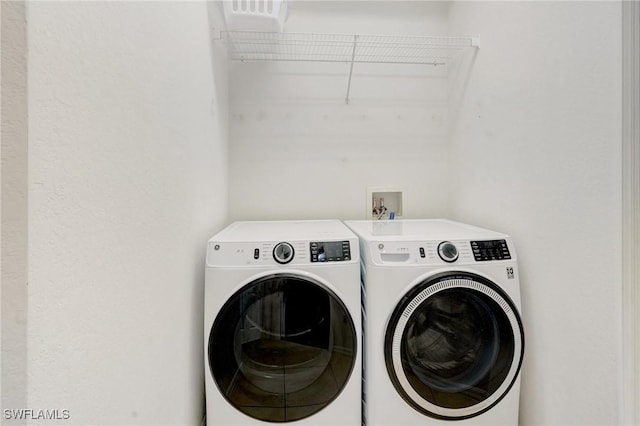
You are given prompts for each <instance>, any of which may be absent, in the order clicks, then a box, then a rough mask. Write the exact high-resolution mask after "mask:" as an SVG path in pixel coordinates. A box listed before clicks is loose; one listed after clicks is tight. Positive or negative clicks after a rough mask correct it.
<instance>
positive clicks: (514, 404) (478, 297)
mask: <svg viewBox="0 0 640 426" xmlns="http://www.w3.org/2000/svg"><path fill="white" fill-rule="evenodd" d="M346 224H347V225H348V226H349V227H350V228H351V229H352V230H353V231H354V232H355V233H356V235H358V237H359V238H360V253H361V259H362V277H363V305H364V310H365V319H364V321H365V328H364V337H363V338H364V341H365V359H364V364H365V366H364V368H363V372H364V381H363V383H364V385H363V391H364V403H363V407H364V409H363V411H364V417H365V422H366V423H367V424H368V425H374V426H379V425H394V426H402V425H418V424H420V425H443V424H449V425H451V424H452V421H453V420H455V421H456V422H455V424H456V425H458V424H465V425H492V426H495V425H517V424H518V402H519V393H520V374H519V372H520V367H521V364H522V359H523V355H524V331H523V326H522V320H521V315H520V306H521V305H520V286H519V276H518V266H517V259H516V251H515V248H514V246H513V242H512V241H511V238H509V236H507V235H505V234H501V233H498V232H493V231H489V230H485V229H481V228H477V227H473V226H469V225H465V224H461V223H456V222H452V221H447V220H399V221H384V222H381V221H347V222H346Z"/></svg>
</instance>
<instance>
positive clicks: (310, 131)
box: [229, 1, 449, 220]
mask: <svg viewBox="0 0 640 426" xmlns="http://www.w3.org/2000/svg"><path fill="white" fill-rule="evenodd" d="M447 10H448V6H447V5H446V4H443V3H438V2H415V1H413V2H412V1H409V2H384V1H380V2H379V1H373V2H370V1H367V2H332V1H319V2H314V1H300V2H293V7H292V9H291V12H290V17H289V20H288V21H287V23H286V25H285V29H286V31H288V32H319V33H342V34H390V35H395V34H444V33H446V24H447V21H446V17H447ZM367 65H368V64H356V65H355V66H354V75H353V79H352V88H351V101H350V104H349V105H347V104H345V100H344V98H345V96H346V89H347V80H348V79H347V77H348V74H349V65H348V64H346V63H337V64H329V65H327V64H318V63H302V64H300V63H233V64H232V71H231V81H230V93H231V98H230V100H231V102H230V141H231V142H230V150H229V161H230V163H229V164H230V165H229V167H230V170H229V179H230V182H229V183H230V198H229V206H230V217H231V219H233V220H240V219H294V218H342V219H348V218H364V217H365V214H366V213H367V212H366V209H367V206H370V202H367V201H366V193H367V188H368V187H389V186H390V187H399V188H403V189H405V190H406V194H405V195H406V196H405V206H404V211H405V217H420V216H442V215H444V213H445V212H446V211H447V209H448V205H449V192H448V190H447V188H446V186H444V185H442V177H441V176H442V175H443V174H445V173H446V172H447V157H446V156H447V132H448V127H447V94H448V92H447V84H446V81H447V80H446V70H444V69H434V67H432V66H406V65H405V66H400V67H399V66H395V65H372V66H367Z"/></svg>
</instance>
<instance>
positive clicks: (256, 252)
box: [253, 249, 260, 260]
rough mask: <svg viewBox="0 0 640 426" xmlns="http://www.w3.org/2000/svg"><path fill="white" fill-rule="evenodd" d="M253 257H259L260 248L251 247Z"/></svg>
mask: <svg viewBox="0 0 640 426" xmlns="http://www.w3.org/2000/svg"><path fill="white" fill-rule="evenodd" d="M253 258H254V259H256V260H258V259H260V249H253Z"/></svg>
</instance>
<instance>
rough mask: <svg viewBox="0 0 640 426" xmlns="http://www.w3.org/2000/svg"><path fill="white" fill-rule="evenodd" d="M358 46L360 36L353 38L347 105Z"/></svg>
mask: <svg viewBox="0 0 640 426" xmlns="http://www.w3.org/2000/svg"><path fill="white" fill-rule="evenodd" d="M357 44H358V36H357V35H354V36H353V51H352V52H351V67H350V68H349V81H348V83H347V96H346V97H345V100H344V101H345V103H346V104H347V105H349V93H351V76H352V75H353V63H354V61H355V59H356V45H357Z"/></svg>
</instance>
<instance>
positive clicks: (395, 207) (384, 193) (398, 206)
mask: <svg viewBox="0 0 640 426" xmlns="http://www.w3.org/2000/svg"><path fill="white" fill-rule="evenodd" d="M405 193H406V191H405V190H404V188H389V187H376V188H367V215H366V218H367V219H374V220H375V219H379V220H386V219H390V218H391V217H390V216H391V212H393V213H394V215H395V218H396V219H400V218H401V217H402V216H403V215H404V214H405V209H404V204H405V203H406V197H405Z"/></svg>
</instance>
